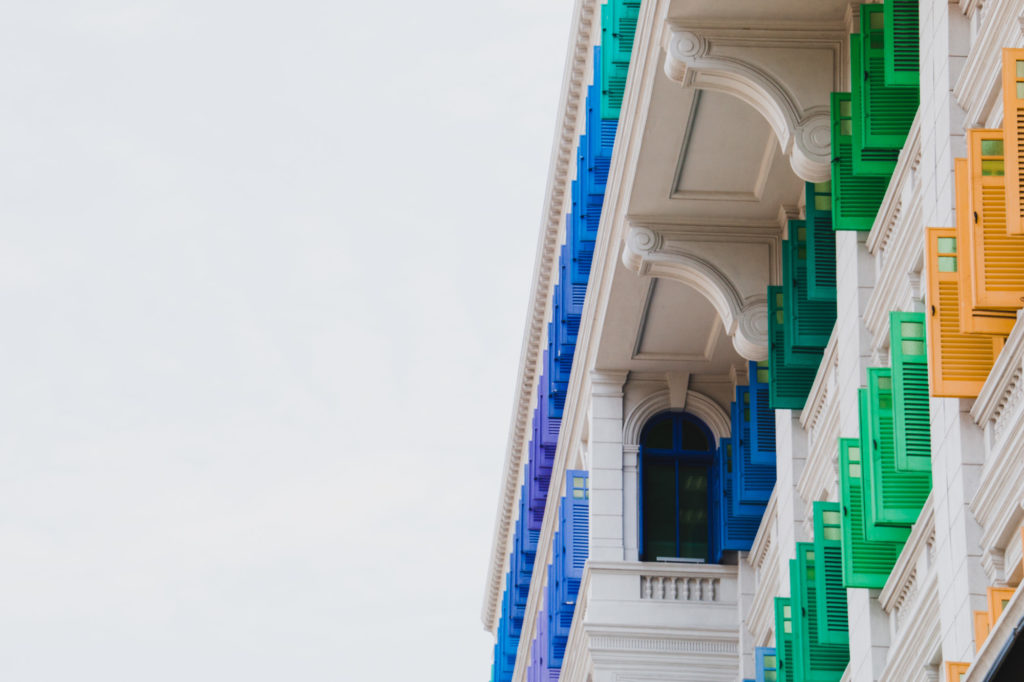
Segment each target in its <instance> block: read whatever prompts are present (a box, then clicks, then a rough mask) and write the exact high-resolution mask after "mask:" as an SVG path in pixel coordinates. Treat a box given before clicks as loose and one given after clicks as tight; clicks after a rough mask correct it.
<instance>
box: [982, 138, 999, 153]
mask: <svg viewBox="0 0 1024 682" xmlns="http://www.w3.org/2000/svg"><path fill="white" fill-rule="evenodd" d="M981 155H982V156H1002V155H1003V141H1002V140H982V141H981Z"/></svg>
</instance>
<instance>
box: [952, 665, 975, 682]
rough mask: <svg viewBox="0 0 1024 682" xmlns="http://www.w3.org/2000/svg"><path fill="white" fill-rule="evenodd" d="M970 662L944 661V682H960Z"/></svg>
mask: <svg viewBox="0 0 1024 682" xmlns="http://www.w3.org/2000/svg"><path fill="white" fill-rule="evenodd" d="M970 667H971V664H970V663H963V662H961V661H946V682H960V680H962V679H963V678H964V675H966V674H967V669H968V668H970Z"/></svg>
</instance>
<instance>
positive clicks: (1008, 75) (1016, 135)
mask: <svg viewBox="0 0 1024 682" xmlns="http://www.w3.org/2000/svg"><path fill="white" fill-rule="evenodd" d="M1003 142H1004V143H1005V147H1004V150H1005V152H1006V231H1007V232H1008V233H1009V234H1015V235H1024V49H1019V48H1012V49H1011V48H1004V49H1003Z"/></svg>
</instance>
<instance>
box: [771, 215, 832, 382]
mask: <svg viewBox="0 0 1024 682" xmlns="http://www.w3.org/2000/svg"><path fill="white" fill-rule="evenodd" d="M807 232H808V229H807V223H806V222H805V221H803V220H790V221H789V239H787V240H786V241H784V242H783V243H782V250H783V257H782V277H783V288H782V291H783V294H784V295H785V298H786V305H787V306H788V307H789V309H788V310H787V311H786V353H787V354H786V361H787V362H791V363H793V364H796V363H802V362H810V363H812V364H813V366H814V367H815V368H817V366H818V364H820V362H821V352H822V351H823V350H824V348H825V346H826V345H827V344H828V339H829V336H830V335H831V334H832V327H834V326H835V323H836V299H835V298H832V299H829V300H825V301H812V300H811V299H810V297H809V296H808V289H807V256H808V251H807ZM787 253H788V258H787V255H786V254H787ZM787 266H788V267H787Z"/></svg>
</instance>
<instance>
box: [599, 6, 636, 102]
mask: <svg viewBox="0 0 1024 682" xmlns="http://www.w3.org/2000/svg"><path fill="white" fill-rule="evenodd" d="M639 16H640V0H608V3H607V4H605V5H602V6H601V118H604V119H617V118H618V117H619V110H620V109H621V108H622V97H623V95H624V94H625V92H626V78H627V77H628V76H629V60H630V57H631V55H632V54H633V38H634V36H635V35H636V22H637V18H638V17H639Z"/></svg>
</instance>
